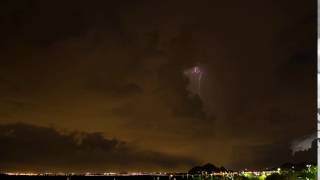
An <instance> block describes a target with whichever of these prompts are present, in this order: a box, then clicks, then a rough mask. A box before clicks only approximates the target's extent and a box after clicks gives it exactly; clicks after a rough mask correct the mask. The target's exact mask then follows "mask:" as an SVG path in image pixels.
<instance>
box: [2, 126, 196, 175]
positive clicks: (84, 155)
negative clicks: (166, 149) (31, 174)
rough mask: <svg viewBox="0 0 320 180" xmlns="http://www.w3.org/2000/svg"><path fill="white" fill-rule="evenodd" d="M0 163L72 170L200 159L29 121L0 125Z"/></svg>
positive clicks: (158, 165)
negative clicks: (137, 147) (61, 130)
mask: <svg viewBox="0 0 320 180" xmlns="http://www.w3.org/2000/svg"><path fill="white" fill-rule="evenodd" d="M0 129H1V134H0V144H1V150H0V152H1V153H0V154H1V167H2V168H5V169H7V170H14V169H15V170H17V169H28V168H29V170H42V171H43V170H49V168H53V169H54V170H58V169H59V168H60V169H61V167H60V166H64V168H68V169H69V170H81V169H84V166H85V168H87V170H88V169H91V170H95V171H101V170H105V169H106V168H108V169H110V170H119V169H125V168H128V169H139V168H137V167H140V166H149V167H153V168H155V169H156V168H174V167H177V166H192V165H194V164H196V162H197V161H195V160H193V159H190V158H186V157H179V156H172V155H168V154H164V153H160V152H152V151H146V150H138V149H135V148H134V147H131V146H130V145H129V144H127V143H125V142H122V141H119V140H117V139H108V138H105V137H104V136H103V134H102V133H85V132H79V131H77V132H58V131H57V130H56V129H54V128H49V127H41V126H34V125H30V124H22V123H18V124H2V125H1V126H0Z"/></svg>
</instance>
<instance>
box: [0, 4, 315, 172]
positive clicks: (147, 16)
mask: <svg viewBox="0 0 320 180" xmlns="http://www.w3.org/2000/svg"><path fill="white" fill-rule="evenodd" d="M288 4H290V5H288ZM239 7H240V8H239ZM313 9H314V8H313V3H312V2H311V1H308V2H302V1H281V2H279V1H267V0H266V1H259V2H257V1H241V2H240V1H239V2H234V3H233V4H230V3H228V2H222V1H219V2H214V1H210V0H208V1H207V0H203V1H199V2H198V1H197V2H194V1H179V0H177V1H130V0H125V1H114V2H109V1H100V0H99V1H90V2H88V1H85V0H80V1H76V0H70V1H62V0H57V1H40V0H31V1H18V0H4V1H1V2H0V26H1V29H0V39H1V41H0V45H1V47H0V59H1V62H0V77H1V78H0V83H1V86H0V101H1V102H0V107H1V110H0V121H1V122H2V121H3V122H17V121H21V119H24V122H26V123H28V122H30V123H34V124H37V125H44V124H45V125H47V124H53V125H55V126H57V127H59V128H67V129H74V128H75V129H79V130H81V131H87V130H91V131H103V132H108V133H110V134H111V135H112V136H115V137H121V139H126V140H132V141H135V142H137V144H138V145H139V146H141V147H143V148H150V149H153V150H155V149H158V150H159V151H160V152H173V154H186V155H190V156H193V155H197V156H198V157H199V159H201V160H203V161H212V162H217V163H220V164H221V165H224V164H226V163H228V164H237V165H239V166H241V164H240V163H239V162H243V161H246V160H248V159H241V160H237V159H233V158H232V152H230V149H231V148H232V147H233V146H234V145H235V144H238V143H243V142H245V143H246V144H248V147H253V146H255V145H257V143H258V142H259V143H261V144H268V143H270V142H274V139H277V140H279V141H281V142H282V141H283V142H286V143H284V144H286V146H287V148H288V147H289V145H288V143H289V142H290V141H291V140H292V139H293V138H295V137H301V136H303V135H305V134H309V133H310V132H311V131H315V128H314V127H315V121H313V120H314V119H315V118H314V114H315V113H314V111H315V107H316V106H315V101H314V100H315V99H316V91H315V87H316V86H315V77H316V76H315V73H316V71H315V68H314V71H313V70H312V69H313V68H312V67H316V61H315V59H314V57H313V56H312V55H310V54H311V53H312V52H313V50H312V49H313V47H314V46H315V44H312V37H313V34H314V32H313V29H314V28H313V27H314V26H315V25H314V23H312V19H311V20H308V18H309V17H312V16H311V15H312V14H313ZM195 65H201V67H202V68H203V70H204V74H203V77H202V79H203V81H202V86H201V88H202V91H203V92H202V93H201V97H199V96H197V95H194V94H191V93H190V92H189V91H188V90H187V87H188V84H189V82H188V79H187V78H186V77H185V76H184V74H183V72H184V71H185V70H186V69H189V68H191V67H193V66H195ZM313 122H314V123H313ZM284 132H286V133H284ZM64 137H65V136H64ZM95 137H96V136H95ZM66 138H67V139H68V138H69V136H66ZM93 146H94V145H93ZM204 149H206V152H204ZM249 149H250V148H249ZM240 151H249V150H248V148H247V146H241V147H239V152H240ZM270 152H271V151H270ZM272 152H273V151H272ZM219 153H220V154H221V156H216V154H219ZM266 154H268V153H266ZM273 155H274V154H270V156H273ZM97 156H98V155H97ZM136 156H137V157H139V158H141V156H140V155H138V154H136ZM150 156H151V155H150ZM250 157H251V156H250ZM128 158H129V157H128ZM130 158H133V155H132V156H130ZM130 158H129V159H130ZM144 158H146V157H145V156H144ZM148 158H151V159H152V158H153V155H152V157H148ZM252 158H258V154H257V153H255V155H254V156H252ZM164 159H166V158H164ZM275 159H276V158H275ZM75 161H76V160H75ZM248 161H249V160H248ZM252 163H253V164H254V163H257V164H258V162H256V161H255V162H253V161H252ZM141 167H143V166H141Z"/></svg>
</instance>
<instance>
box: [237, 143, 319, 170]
mask: <svg viewBox="0 0 320 180" xmlns="http://www.w3.org/2000/svg"><path fill="white" fill-rule="evenodd" d="M270 154H272V155H273V157H274V156H276V157H277V158H272V157H270ZM233 158H235V159H237V162H241V163H242V167H246V168H253V169H255V168H266V167H268V168H274V167H278V166H280V165H282V164H284V163H301V162H309V163H315V162H316V159H317V142H316V141H315V140H314V141H312V145H311V142H310V148H309V149H306V150H304V151H299V152H297V153H296V154H292V153H291V149H290V144H289V143H287V142H285V141H284V142H281V143H279V142H273V143H269V144H257V145H249V146H246V145H240V146H234V147H233ZM235 166H238V167H239V165H235Z"/></svg>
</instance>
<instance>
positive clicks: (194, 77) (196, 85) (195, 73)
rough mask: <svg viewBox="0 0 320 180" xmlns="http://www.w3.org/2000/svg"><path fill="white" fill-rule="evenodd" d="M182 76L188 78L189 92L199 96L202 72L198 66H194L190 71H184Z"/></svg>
mask: <svg viewBox="0 0 320 180" xmlns="http://www.w3.org/2000/svg"><path fill="white" fill-rule="evenodd" d="M184 74H185V75H186V76H187V77H188V78H189V81H190V84H189V90H190V91H191V92H192V93H195V94H198V95H199V96H200V94H201V78H202V74H203V72H202V70H201V69H200V67H199V66H194V67H192V68H190V69H187V70H185V71H184Z"/></svg>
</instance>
